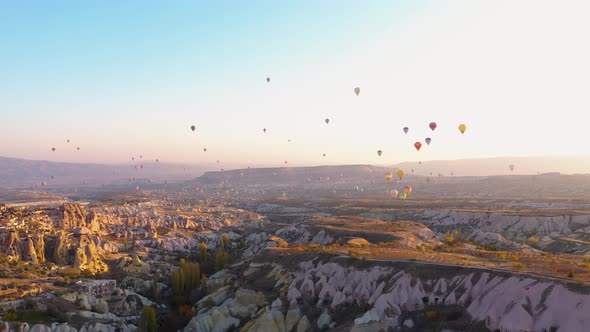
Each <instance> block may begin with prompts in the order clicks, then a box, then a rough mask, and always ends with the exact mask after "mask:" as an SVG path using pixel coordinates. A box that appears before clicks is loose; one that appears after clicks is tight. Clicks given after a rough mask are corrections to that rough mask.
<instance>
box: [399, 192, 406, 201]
mask: <svg viewBox="0 0 590 332" xmlns="http://www.w3.org/2000/svg"><path fill="white" fill-rule="evenodd" d="M406 197H408V194H406V193H401V194H399V198H400V199H401V200H404V199H406Z"/></svg>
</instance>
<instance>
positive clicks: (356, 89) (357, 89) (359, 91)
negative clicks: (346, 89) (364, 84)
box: [354, 87, 361, 96]
mask: <svg viewBox="0 0 590 332" xmlns="http://www.w3.org/2000/svg"><path fill="white" fill-rule="evenodd" d="M354 93H356V95H357V96H358V95H359V93H361V88H358V87H357V88H354Z"/></svg>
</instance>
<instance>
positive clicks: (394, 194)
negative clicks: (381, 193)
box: [389, 189, 399, 199]
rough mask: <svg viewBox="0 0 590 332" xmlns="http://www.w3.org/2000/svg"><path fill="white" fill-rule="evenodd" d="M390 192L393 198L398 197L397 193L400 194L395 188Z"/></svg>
mask: <svg viewBox="0 0 590 332" xmlns="http://www.w3.org/2000/svg"><path fill="white" fill-rule="evenodd" d="M389 194H390V195H391V198H393V199H395V198H397V195H398V194H399V192H398V191H397V190H395V189H394V190H392V191H391V192H390V193H389Z"/></svg>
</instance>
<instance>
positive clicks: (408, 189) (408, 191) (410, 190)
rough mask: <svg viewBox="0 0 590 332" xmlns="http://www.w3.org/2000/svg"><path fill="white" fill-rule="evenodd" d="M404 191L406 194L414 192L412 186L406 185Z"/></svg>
mask: <svg viewBox="0 0 590 332" xmlns="http://www.w3.org/2000/svg"><path fill="white" fill-rule="evenodd" d="M404 192H405V193H406V195H409V194H410V193H412V187H410V186H405V187H404Z"/></svg>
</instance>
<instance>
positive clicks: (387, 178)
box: [385, 172, 393, 182]
mask: <svg viewBox="0 0 590 332" xmlns="http://www.w3.org/2000/svg"><path fill="white" fill-rule="evenodd" d="M391 179H393V173H391V172H387V173H385V180H387V182H390V181H391Z"/></svg>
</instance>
